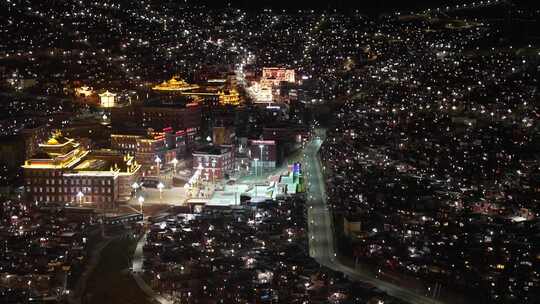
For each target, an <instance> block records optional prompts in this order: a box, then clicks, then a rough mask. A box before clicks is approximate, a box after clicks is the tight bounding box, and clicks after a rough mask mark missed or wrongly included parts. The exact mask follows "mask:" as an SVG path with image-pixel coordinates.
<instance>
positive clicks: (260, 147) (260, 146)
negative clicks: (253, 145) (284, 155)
mask: <svg viewBox="0 0 540 304" xmlns="http://www.w3.org/2000/svg"><path fill="white" fill-rule="evenodd" d="M259 149H261V163H260V165H261V173H262V169H263V168H262V165H263V149H264V145H259Z"/></svg>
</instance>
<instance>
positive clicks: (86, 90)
mask: <svg viewBox="0 0 540 304" xmlns="http://www.w3.org/2000/svg"><path fill="white" fill-rule="evenodd" d="M92 95H94V90H92V88H91V87H88V86H82V87H79V88H75V96H77V97H90V96H92Z"/></svg>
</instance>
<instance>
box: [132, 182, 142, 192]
mask: <svg viewBox="0 0 540 304" xmlns="http://www.w3.org/2000/svg"><path fill="white" fill-rule="evenodd" d="M139 187H140V185H139V183H137V182H134V183H133V184H131V188H133V194H134V195H135V194H137V190H139Z"/></svg>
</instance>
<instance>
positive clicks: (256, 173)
mask: <svg viewBox="0 0 540 304" xmlns="http://www.w3.org/2000/svg"><path fill="white" fill-rule="evenodd" d="M253 160H254V161H255V176H259V172H258V171H257V168H258V167H259V166H258V165H257V161H259V159H258V158H254V159H253Z"/></svg>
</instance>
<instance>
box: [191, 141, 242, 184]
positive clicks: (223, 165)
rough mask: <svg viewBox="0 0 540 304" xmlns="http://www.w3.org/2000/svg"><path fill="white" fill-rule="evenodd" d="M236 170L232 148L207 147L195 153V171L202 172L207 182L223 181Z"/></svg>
mask: <svg viewBox="0 0 540 304" xmlns="http://www.w3.org/2000/svg"><path fill="white" fill-rule="evenodd" d="M233 168H234V149H233V147H232V146H206V147H203V148H201V149H198V150H197V151H195V152H193V171H197V170H199V169H200V170H201V176H202V177H203V178H204V179H205V180H207V181H216V180H219V179H222V178H223V177H224V176H225V174H228V173H230V172H232V170H233Z"/></svg>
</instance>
